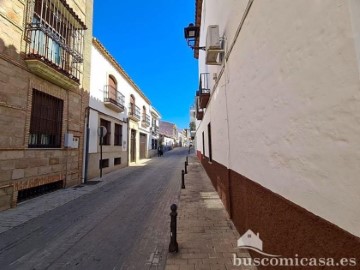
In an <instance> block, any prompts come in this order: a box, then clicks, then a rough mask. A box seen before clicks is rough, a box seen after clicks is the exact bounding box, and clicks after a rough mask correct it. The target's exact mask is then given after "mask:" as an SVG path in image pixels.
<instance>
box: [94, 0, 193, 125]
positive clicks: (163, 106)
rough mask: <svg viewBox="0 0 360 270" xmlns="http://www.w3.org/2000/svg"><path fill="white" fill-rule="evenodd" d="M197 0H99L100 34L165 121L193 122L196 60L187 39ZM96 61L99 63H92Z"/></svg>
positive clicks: (97, 24)
mask: <svg viewBox="0 0 360 270" xmlns="http://www.w3.org/2000/svg"><path fill="white" fill-rule="evenodd" d="M194 9H195V0H181V1H179V0H157V1H145V0H107V1H102V0H94V29H93V32H94V37H96V38H98V39H99V40H100V42H101V43H102V44H104V46H105V47H106V48H107V50H108V51H109V52H110V53H111V54H112V56H113V57H114V58H115V59H116V60H117V61H118V63H119V64H120V65H121V66H122V67H123V68H124V69H125V71H126V72H127V73H128V75H129V76H130V77H131V78H132V79H133V80H134V82H135V83H136V84H137V85H138V86H139V87H140V89H141V90H142V91H143V92H144V93H145V95H146V96H147V97H148V98H149V99H150V100H151V102H152V105H153V106H154V107H155V108H156V109H157V110H158V111H159V112H160V114H161V116H162V120H164V121H170V122H173V123H175V124H176V125H177V126H178V127H179V128H187V127H188V126H189V107H190V105H191V104H192V103H193V101H194V95H195V90H196V88H197V86H198V75H197V61H196V59H194V57H193V51H192V50H191V49H190V48H189V47H188V46H187V44H186V41H185V39H184V35H183V32H184V27H185V26H187V25H188V24H189V23H191V22H194V17H195V15H194ZM93 64H94V63H93Z"/></svg>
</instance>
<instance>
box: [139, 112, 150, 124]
mask: <svg viewBox="0 0 360 270" xmlns="http://www.w3.org/2000/svg"><path fill="white" fill-rule="evenodd" d="M141 125H142V126H143V127H149V126H150V115H148V114H144V113H143V116H142V121H141Z"/></svg>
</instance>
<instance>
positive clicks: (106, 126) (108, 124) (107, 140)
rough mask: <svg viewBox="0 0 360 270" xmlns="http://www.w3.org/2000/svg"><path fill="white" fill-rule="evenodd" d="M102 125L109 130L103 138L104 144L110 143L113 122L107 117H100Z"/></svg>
mask: <svg viewBox="0 0 360 270" xmlns="http://www.w3.org/2000/svg"><path fill="white" fill-rule="evenodd" d="M100 126H103V127H105V128H106V130H107V132H106V135H105V136H104V138H103V145H110V136H111V122H110V121H106V120H105V119H100Z"/></svg>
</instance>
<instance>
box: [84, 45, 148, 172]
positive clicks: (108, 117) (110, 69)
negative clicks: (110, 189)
mask: <svg viewBox="0 0 360 270" xmlns="http://www.w3.org/2000/svg"><path fill="white" fill-rule="evenodd" d="M92 61H94V62H93V63H94V64H93V65H92V68H91V91H90V101H89V110H88V114H89V117H88V119H89V121H88V134H89V142H88V152H87V153H88V154H86V153H85V155H87V157H88V160H87V162H88V164H87V166H86V167H87V168H88V169H87V176H88V177H87V178H88V179H91V178H93V177H96V176H98V175H99V173H100V167H102V173H103V174H104V173H105V174H106V173H107V172H110V171H113V170H116V169H119V168H122V167H125V166H128V165H129V164H131V163H136V162H138V161H139V160H140V159H145V158H147V157H148V155H149V153H148V149H149V138H150V136H151V131H150V126H151V117H150V107H151V106H150V101H149V99H148V98H146V96H145V95H144V94H143V92H142V91H141V90H140V89H139V88H138V86H137V85H136V84H135V83H134V82H133V81H132V79H131V78H130V77H129V76H128V75H127V74H126V72H125V71H124V69H123V68H122V67H121V66H120V65H119V64H118V63H117V62H116V60H115V59H114V58H113V57H112V56H111V55H110V53H109V52H108V51H107V50H106V49H105V47H104V46H103V45H102V44H101V43H100V42H99V41H98V40H96V39H93V44H92ZM101 126H103V127H105V128H106V130H107V133H106V135H105V136H104V137H103V141H102V145H101V143H100V136H99V135H100V134H99V127H101ZM101 148H102V151H101ZM101 155H102V159H101Z"/></svg>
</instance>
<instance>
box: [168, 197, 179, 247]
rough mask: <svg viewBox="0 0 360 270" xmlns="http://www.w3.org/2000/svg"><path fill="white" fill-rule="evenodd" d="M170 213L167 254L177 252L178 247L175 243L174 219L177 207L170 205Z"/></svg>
mask: <svg viewBox="0 0 360 270" xmlns="http://www.w3.org/2000/svg"><path fill="white" fill-rule="evenodd" d="M170 209H171V213H170V217H171V222H170V245H169V252H179V246H178V243H177V241H176V217H177V212H176V210H177V205H176V204H172V205H171V206H170Z"/></svg>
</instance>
